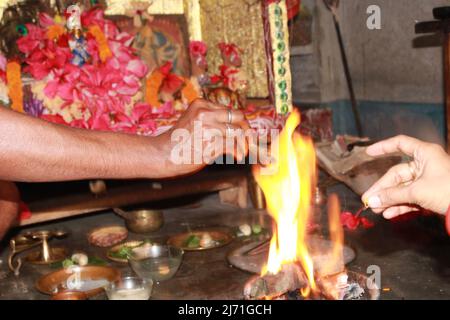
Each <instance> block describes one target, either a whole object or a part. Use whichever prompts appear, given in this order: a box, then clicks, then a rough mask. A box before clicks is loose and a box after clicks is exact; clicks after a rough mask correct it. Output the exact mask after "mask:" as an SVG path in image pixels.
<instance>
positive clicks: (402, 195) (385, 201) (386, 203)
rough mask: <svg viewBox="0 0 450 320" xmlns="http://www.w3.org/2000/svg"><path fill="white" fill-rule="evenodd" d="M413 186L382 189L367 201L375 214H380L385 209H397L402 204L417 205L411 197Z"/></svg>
mask: <svg viewBox="0 0 450 320" xmlns="http://www.w3.org/2000/svg"><path fill="white" fill-rule="evenodd" d="M411 194H412V192H411V186H398V187H393V188H387V189H382V190H379V191H378V192H376V193H375V194H372V195H370V197H369V198H368V199H367V204H368V206H369V207H370V208H371V209H372V210H373V211H374V212H375V213H380V212H381V211H384V210H383V209H386V208H389V207H395V206H398V205H401V204H406V203H407V204H415V201H414V199H413V198H412V196H411Z"/></svg>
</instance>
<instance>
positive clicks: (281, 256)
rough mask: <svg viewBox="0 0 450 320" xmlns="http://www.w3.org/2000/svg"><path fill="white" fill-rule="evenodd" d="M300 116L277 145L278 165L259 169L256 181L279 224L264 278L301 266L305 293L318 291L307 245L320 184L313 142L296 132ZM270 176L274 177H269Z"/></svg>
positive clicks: (289, 124)
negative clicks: (293, 265)
mask: <svg viewBox="0 0 450 320" xmlns="http://www.w3.org/2000/svg"><path fill="white" fill-rule="evenodd" d="M299 124H300V114H299V113H298V111H294V112H293V113H292V114H291V116H290V117H289V118H288V120H287V122H286V127H285V128H284V130H283V131H282V132H281V133H280V135H279V137H278V139H277V141H274V143H276V144H277V147H278V149H275V150H278V155H272V156H273V157H274V158H275V159H276V161H275V162H274V163H272V164H270V165H269V166H268V167H266V168H265V170H268V171H263V170H262V168H261V167H255V169H254V174H255V179H256V181H257V182H258V184H259V185H260V187H261V189H262V190H263V192H264V194H265V196H266V202H267V209H268V211H269V213H270V215H271V216H272V217H273V218H274V220H275V222H276V227H275V230H274V233H273V237H272V240H271V243H270V250H269V258H268V261H267V265H266V266H264V268H263V270H262V275H263V276H264V275H266V274H277V273H279V272H280V271H281V269H282V266H283V265H285V264H290V263H297V262H298V263H300V265H301V266H302V268H303V271H304V272H305V274H306V277H307V279H308V282H309V284H308V285H309V288H306V289H304V290H302V293H303V294H305V295H309V292H310V291H315V290H316V282H315V278H314V265H313V260H312V257H311V256H310V254H309V252H308V248H307V245H306V236H307V225H308V220H309V217H310V214H311V210H312V208H311V199H312V190H313V188H314V187H315V184H316V156H315V150H314V145H313V143H312V141H311V140H310V139H308V138H306V137H302V136H301V135H300V134H298V133H296V132H295V129H296V128H297V127H298V125H299ZM265 172H266V173H267V172H270V173H271V174H265Z"/></svg>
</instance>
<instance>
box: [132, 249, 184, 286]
mask: <svg viewBox="0 0 450 320" xmlns="http://www.w3.org/2000/svg"><path fill="white" fill-rule="evenodd" d="M183 255H184V251H183V250H182V249H179V248H175V247H171V246H165V245H153V246H149V247H143V248H136V249H133V251H132V253H131V256H130V258H129V262H130V265H131V267H132V268H133V270H134V272H136V274H137V275H138V276H139V277H141V278H143V279H152V280H154V281H157V282H161V281H166V280H169V279H171V278H173V277H174V276H175V274H176V273H177V271H178V269H179V268H180V265H181V261H182V259H183Z"/></svg>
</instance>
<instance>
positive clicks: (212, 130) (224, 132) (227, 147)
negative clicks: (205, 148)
mask: <svg viewBox="0 0 450 320" xmlns="http://www.w3.org/2000/svg"><path fill="white" fill-rule="evenodd" d="M207 130H208V131H207V136H220V138H221V140H220V141H221V143H222V147H221V152H222V154H229V155H232V156H233V157H235V158H236V159H237V160H238V161H242V160H244V159H245V156H246V155H247V153H248V147H247V141H246V137H245V132H244V130H243V129H242V128H241V127H240V126H238V125H232V124H231V125H230V124H216V125H214V126H211V127H209V128H207ZM207 140H208V141H211V138H209V139H207Z"/></svg>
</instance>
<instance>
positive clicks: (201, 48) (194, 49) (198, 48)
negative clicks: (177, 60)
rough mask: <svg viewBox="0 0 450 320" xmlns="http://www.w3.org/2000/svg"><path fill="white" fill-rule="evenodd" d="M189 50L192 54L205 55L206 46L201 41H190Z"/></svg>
mask: <svg viewBox="0 0 450 320" xmlns="http://www.w3.org/2000/svg"><path fill="white" fill-rule="evenodd" d="M189 52H190V53H191V54H192V55H193V56H202V57H206V53H207V52H208V48H207V47H206V44H205V43H204V42H203V41H191V42H190V44H189Z"/></svg>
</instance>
